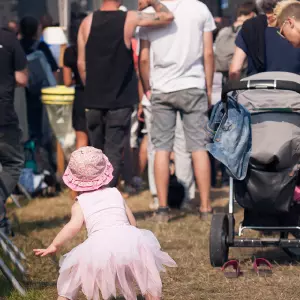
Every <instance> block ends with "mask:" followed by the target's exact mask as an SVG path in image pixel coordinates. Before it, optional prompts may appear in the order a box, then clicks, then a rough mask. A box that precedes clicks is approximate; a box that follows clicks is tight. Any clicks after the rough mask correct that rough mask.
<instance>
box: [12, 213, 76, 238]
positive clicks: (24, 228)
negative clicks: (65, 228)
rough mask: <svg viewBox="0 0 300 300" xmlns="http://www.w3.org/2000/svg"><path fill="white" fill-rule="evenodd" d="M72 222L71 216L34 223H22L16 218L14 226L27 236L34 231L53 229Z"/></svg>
mask: <svg viewBox="0 0 300 300" xmlns="http://www.w3.org/2000/svg"><path fill="white" fill-rule="evenodd" d="M69 220H70V217H69V216H65V217H62V218H52V219H48V220H39V221H33V222H22V223H21V224H20V222H19V221H18V219H16V218H14V224H15V225H16V228H15V230H16V231H18V232H19V233H20V234H23V235H27V233H28V232H31V231H33V230H38V231H39V230H43V229H53V228H57V227H61V226H62V225H65V224H66V223H67V222H68V221H69Z"/></svg>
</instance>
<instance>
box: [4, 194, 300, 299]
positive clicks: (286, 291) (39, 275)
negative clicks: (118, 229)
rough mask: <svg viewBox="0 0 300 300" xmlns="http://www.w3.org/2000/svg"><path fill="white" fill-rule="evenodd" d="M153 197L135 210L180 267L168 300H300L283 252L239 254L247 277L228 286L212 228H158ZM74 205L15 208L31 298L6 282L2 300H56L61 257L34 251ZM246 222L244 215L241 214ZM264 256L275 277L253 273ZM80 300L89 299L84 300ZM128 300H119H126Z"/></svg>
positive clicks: (167, 289) (44, 202) (222, 202)
mask: <svg viewBox="0 0 300 300" xmlns="http://www.w3.org/2000/svg"><path fill="white" fill-rule="evenodd" d="M213 196H214V206H215V207H216V208H217V209H218V210H223V209H224V207H225V206H226V203H227V191H226V190H216V191H214V193H213ZM150 200H151V199H150V195H149V193H148V192H143V193H142V194H140V195H138V196H135V197H132V198H130V199H129V200H128V203H129V205H130V206H131V207H132V209H133V211H134V212H135V213H136V216H137V219H138V224H139V227H141V228H146V229H149V230H151V231H153V233H154V234H155V235H156V236H157V237H158V239H159V240H160V242H161V245H162V248H163V249H164V250H165V251H167V252H168V253H169V254H170V255H171V256H172V257H173V258H174V259H175V261H176V262H177V263H178V268H177V269H169V270H168V271H167V273H166V274H163V275H162V278H163V295H164V296H163V299H164V300H175V299H176V300H181V299H182V300H202V299H203V300H204V299H205V300H212V299H214V300H227V299H228V300H229V299H233V298H235V299H243V300H248V299H249V300H256V299H257V300H258V299H259V300H277V299H278V300H285V299H286V300H296V299H297V300H298V299H300V289H299V281H300V272H299V271H300V266H299V265H298V264H297V262H292V261H291V260H290V259H289V258H288V257H287V256H286V255H285V254H284V253H283V252H282V251H281V250H278V249H271V250H270V249H268V250H261V249H248V250H245V249H243V250H241V249H235V250H234V251H231V253H230V256H231V257H233V258H237V259H240V260H241V262H242V269H243V270H244V276H242V277H240V278H238V279H236V280H227V279H226V278H224V276H223V275H222V273H221V272H220V270H218V269H213V268H212V267H211V266H210V263H209V255H208V247H209V245H208V236H209V229H210V225H209V223H206V222H201V221H200V220H199V218H198V217H197V216H194V215H187V216H185V217H184V218H181V219H177V220H176V221H174V222H171V223H169V224H165V225H158V224H153V223H150V222H149V221H145V220H144V216H145V215H146V214H147V212H148V209H147V207H148V203H149V202H150ZM70 205H71V202H70V200H69V198H68V195H67V194H62V195H61V196H60V197H57V198H52V199H37V200H33V201H31V202H30V203H28V204H26V205H24V207H23V208H21V209H16V208H15V207H11V208H10V209H9V210H10V215H11V219H12V220H14V224H15V227H16V237H15V238H14V242H15V243H16V244H17V245H18V246H19V247H20V248H21V249H22V250H23V251H24V252H25V254H26V255H27V258H28V262H27V267H28V270H29V276H28V280H27V283H25V284H24V285H25V287H26V289H27V291H28V293H27V296H26V297H20V296H19V295H18V294H17V293H16V292H15V291H13V289H12V288H11V286H10V285H9V284H8V282H7V281H6V280H5V279H4V278H3V277H1V276H0V299H7V300H21V299H22V300H23V299H26V300H38V299H39V300H43V299H45V300H46V299H47V300H50V299H56V279H57V275H58V268H59V267H58V265H59V258H60V255H61V254H58V255H57V256H56V257H53V258H44V259H40V258H36V257H34V256H33V253H32V249H33V248H39V247H46V246H47V245H48V244H49V243H50V242H51V241H52V239H53V238H54V237H55V235H56V234H57V232H58V231H59V230H60V228H61V227H62V226H63V224H64V223H65V222H66V221H67V220H68V218H69V213H70ZM238 215H239V216H240V217H241V212H239V214H238ZM85 236H86V235H85V231H82V232H81V233H80V234H79V235H78V237H76V238H75V240H73V241H72V242H70V243H69V244H68V245H66V247H65V248H64V249H62V252H61V253H66V252H67V251H69V250H70V249H72V248H73V247H74V246H75V245H77V244H78V243H80V242H81V241H83V240H84V239H85ZM252 256H263V257H265V258H267V259H270V260H271V261H272V262H273V264H274V274H273V276H272V277H269V278H260V277H257V276H256V275H254V274H253V273H252V272H251V257H252ZM79 299H80V300H81V299H85V298H84V297H83V296H82V295H81V296H80V297H79ZM121 299H123V298H119V299H118V300H121Z"/></svg>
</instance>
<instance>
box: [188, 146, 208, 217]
mask: <svg viewBox="0 0 300 300" xmlns="http://www.w3.org/2000/svg"><path fill="white" fill-rule="evenodd" d="M192 158H193V165H194V172H195V177H196V181H197V186H198V189H199V192H200V198H201V203H200V211H201V212H210V211H211V204H210V185H211V168H210V160H209V156H208V153H207V152H206V151H196V152H193V153H192Z"/></svg>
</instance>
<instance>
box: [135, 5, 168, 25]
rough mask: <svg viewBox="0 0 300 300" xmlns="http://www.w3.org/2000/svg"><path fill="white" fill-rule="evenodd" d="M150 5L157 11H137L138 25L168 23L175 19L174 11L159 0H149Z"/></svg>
mask: <svg viewBox="0 0 300 300" xmlns="http://www.w3.org/2000/svg"><path fill="white" fill-rule="evenodd" d="M147 4H148V6H152V7H153V8H154V10H155V13H145V12H141V11H140V12H137V17H138V23H139V24H138V26H158V25H167V24H169V23H171V22H172V21H173V19H174V16H173V14H172V12H171V11H170V10H169V9H168V8H167V7H166V6H165V5H164V4H162V3H161V2H160V1H159V0H148V2H147Z"/></svg>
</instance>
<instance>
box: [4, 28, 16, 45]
mask: <svg viewBox="0 0 300 300" xmlns="http://www.w3.org/2000/svg"><path fill="white" fill-rule="evenodd" d="M16 39H17V38H16V35H15V34H14V33H12V32H10V31H8V30H5V29H0V42H1V44H5V45H7V46H11V45H13V44H14V43H15V40H16Z"/></svg>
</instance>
